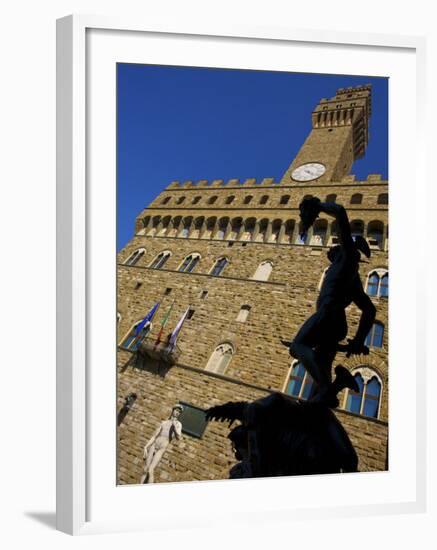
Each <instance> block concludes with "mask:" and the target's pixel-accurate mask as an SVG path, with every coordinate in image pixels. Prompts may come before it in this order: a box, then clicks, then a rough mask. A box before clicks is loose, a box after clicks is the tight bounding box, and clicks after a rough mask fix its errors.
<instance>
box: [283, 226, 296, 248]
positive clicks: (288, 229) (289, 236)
mask: <svg viewBox="0 0 437 550" xmlns="http://www.w3.org/2000/svg"><path fill="white" fill-rule="evenodd" d="M295 225H296V222H295V221H294V220H287V221H286V222H285V229H284V235H283V238H282V240H281V242H283V243H291V242H293V233H294V228H295Z"/></svg>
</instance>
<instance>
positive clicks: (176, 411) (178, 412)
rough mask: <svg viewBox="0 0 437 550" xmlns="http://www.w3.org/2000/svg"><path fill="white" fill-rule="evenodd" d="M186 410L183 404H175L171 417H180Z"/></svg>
mask: <svg viewBox="0 0 437 550" xmlns="http://www.w3.org/2000/svg"><path fill="white" fill-rule="evenodd" d="M183 410H184V408H183V406H182V405H179V404H178V405H175V406H174V407H173V409H172V411H171V418H179V417H180V416H181V413H182V411H183Z"/></svg>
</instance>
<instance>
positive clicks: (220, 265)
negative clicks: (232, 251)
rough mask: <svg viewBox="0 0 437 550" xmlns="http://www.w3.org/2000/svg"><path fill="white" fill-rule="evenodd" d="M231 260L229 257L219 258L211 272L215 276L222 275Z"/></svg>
mask: <svg viewBox="0 0 437 550" xmlns="http://www.w3.org/2000/svg"><path fill="white" fill-rule="evenodd" d="M228 263H229V260H228V259H227V258H219V259H218V260H217V261H216V262H215V264H214V267H213V268H212V270H211V272H210V274H211V275H212V276H213V277H218V276H219V275H221V272H222V271H223V270H224V268H225V267H226V266H227V265H228Z"/></svg>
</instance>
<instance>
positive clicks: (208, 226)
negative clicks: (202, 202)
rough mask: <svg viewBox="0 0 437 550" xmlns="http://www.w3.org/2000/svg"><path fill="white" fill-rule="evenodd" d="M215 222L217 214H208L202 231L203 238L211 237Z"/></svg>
mask: <svg viewBox="0 0 437 550" xmlns="http://www.w3.org/2000/svg"><path fill="white" fill-rule="evenodd" d="M216 223H217V216H210V217H209V218H207V220H206V222H205V231H204V232H203V235H202V237H203V238H204V239H212V235H213V233H214V230H215V225H216Z"/></svg>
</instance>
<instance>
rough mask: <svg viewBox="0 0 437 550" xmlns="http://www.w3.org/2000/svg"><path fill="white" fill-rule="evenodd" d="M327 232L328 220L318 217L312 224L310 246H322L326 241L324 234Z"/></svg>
mask: <svg viewBox="0 0 437 550" xmlns="http://www.w3.org/2000/svg"><path fill="white" fill-rule="evenodd" d="M327 232H328V220H324V219H320V218H319V219H318V220H316V221H315V222H314V225H313V234H312V235H311V239H310V245H311V246H323V245H324V244H325V242H326V234H327Z"/></svg>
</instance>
